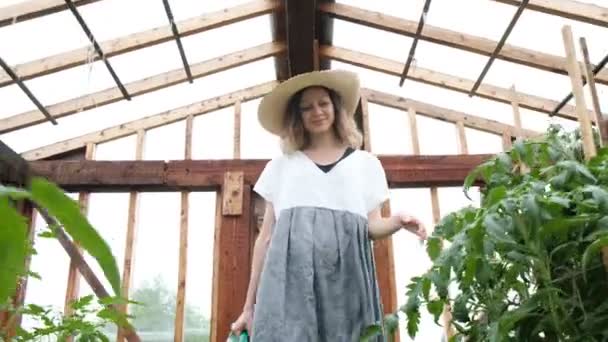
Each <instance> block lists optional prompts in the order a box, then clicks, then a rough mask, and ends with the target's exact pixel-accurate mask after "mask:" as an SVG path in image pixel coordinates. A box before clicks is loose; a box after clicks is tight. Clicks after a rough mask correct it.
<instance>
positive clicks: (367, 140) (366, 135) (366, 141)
mask: <svg viewBox="0 0 608 342" xmlns="http://www.w3.org/2000/svg"><path fill="white" fill-rule="evenodd" d="M360 102H361V120H362V124H363V149H364V150H366V151H371V150H372V139H371V132H370V131H369V107H368V105H367V96H366V95H361V100H360Z"/></svg>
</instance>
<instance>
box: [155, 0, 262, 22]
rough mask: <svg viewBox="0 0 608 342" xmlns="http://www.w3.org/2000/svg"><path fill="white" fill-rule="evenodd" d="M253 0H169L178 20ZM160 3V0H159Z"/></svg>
mask: <svg viewBox="0 0 608 342" xmlns="http://www.w3.org/2000/svg"><path fill="white" fill-rule="evenodd" d="M249 2H251V0H221V1H220V0H216V1H175V0H174V1H169V4H170V5H171V12H172V13H173V17H174V18H175V20H176V21H180V20H184V19H188V18H191V17H193V16H198V15H202V14H207V13H212V12H218V11H221V10H224V9H226V8H231V7H234V6H238V5H242V4H245V3H249ZM159 3H160V2H159Z"/></svg>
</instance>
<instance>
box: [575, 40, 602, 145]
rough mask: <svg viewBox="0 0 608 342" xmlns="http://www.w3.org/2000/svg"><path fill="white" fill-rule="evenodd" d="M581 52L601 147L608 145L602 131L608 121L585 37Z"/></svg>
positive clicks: (581, 42)
mask: <svg viewBox="0 0 608 342" xmlns="http://www.w3.org/2000/svg"><path fill="white" fill-rule="evenodd" d="M580 44H581V52H582V54H583V61H584V63H583V68H584V70H585V76H586V77H587V84H588V85H589V92H590V93H591V101H592V104H593V112H594V114H595V122H596V124H597V127H598V131H599V134H600V147H602V146H605V145H606V144H608V135H606V133H607V132H606V131H604V130H602V129H601V127H602V123H603V122H604V121H606V120H605V119H604V116H603V115H602V109H601V108H600V99H599V97H598V95H597V89H596V87H595V77H594V76H593V67H592V66H591V60H590V59H589V50H588V49H587V41H586V40H585V38H584V37H581V38H580Z"/></svg>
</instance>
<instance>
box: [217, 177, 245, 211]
mask: <svg viewBox="0 0 608 342" xmlns="http://www.w3.org/2000/svg"><path fill="white" fill-rule="evenodd" d="M244 184H245V177H244V175H243V171H237V172H226V173H224V184H223V185H222V203H223V205H222V214H223V215H225V216H232V215H241V214H242V213H243V186H244Z"/></svg>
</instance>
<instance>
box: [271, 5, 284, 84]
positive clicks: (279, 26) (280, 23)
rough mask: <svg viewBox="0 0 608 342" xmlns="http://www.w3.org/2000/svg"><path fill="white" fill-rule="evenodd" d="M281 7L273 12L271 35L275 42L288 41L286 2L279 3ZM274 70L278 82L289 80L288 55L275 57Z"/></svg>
mask: <svg viewBox="0 0 608 342" xmlns="http://www.w3.org/2000/svg"><path fill="white" fill-rule="evenodd" d="M277 2H278V3H279V4H280V6H279V8H277V9H276V10H275V11H274V12H272V14H271V16H270V19H271V34H272V41H273V42H286V41H287V22H286V15H285V1H283V0H280V1H277ZM274 69H275V72H276V78H277V81H280V82H281V81H285V80H286V79H288V78H289V65H288V63H287V56H286V55H277V56H274Z"/></svg>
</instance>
